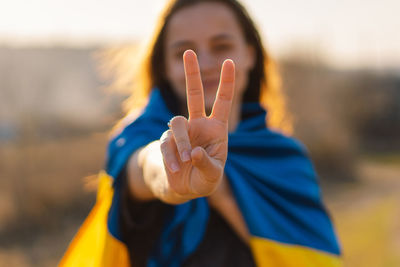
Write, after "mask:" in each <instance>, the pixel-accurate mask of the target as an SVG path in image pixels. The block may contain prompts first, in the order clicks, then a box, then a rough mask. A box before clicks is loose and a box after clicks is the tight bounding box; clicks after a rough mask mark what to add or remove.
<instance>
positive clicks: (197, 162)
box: [191, 146, 223, 183]
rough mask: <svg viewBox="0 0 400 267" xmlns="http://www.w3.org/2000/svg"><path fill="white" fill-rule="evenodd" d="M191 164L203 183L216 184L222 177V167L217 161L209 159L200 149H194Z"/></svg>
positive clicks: (205, 152)
mask: <svg viewBox="0 0 400 267" xmlns="http://www.w3.org/2000/svg"><path fill="white" fill-rule="evenodd" d="M191 158H192V164H193V166H194V167H196V168H197V169H198V170H199V171H200V173H201V174H202V177H203V178H204V180H205V181H203V182H208V183H216V182H218V181H219V180H220V178H221V176H222V171H223V170H222V169H223V168H222V167H221V164H220V163H219V162H218V160H216V159H214V158H212V157H210V156H209V155H208V153H207V151H205V150H204V148H202V147H199V146H198V147H195V148H194V149H193V150H192V153H191Z"/></svg>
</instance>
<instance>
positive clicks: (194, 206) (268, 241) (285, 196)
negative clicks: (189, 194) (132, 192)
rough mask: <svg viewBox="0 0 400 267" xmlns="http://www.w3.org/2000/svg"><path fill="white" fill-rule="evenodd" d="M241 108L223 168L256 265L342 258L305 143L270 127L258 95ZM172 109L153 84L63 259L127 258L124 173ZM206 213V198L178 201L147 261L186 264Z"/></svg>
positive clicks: (117, 143)
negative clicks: (122, 205) (121, 228)
mask: <svg viewBox="0 0 400 267" xmlns="http://www.w3.org/2000/svg"><path fill="white" fill-rule="evenodd" d="M242 115H243V119H242V121H241V122H240V124H239V125H238V127H237V129H236V131H235V132H233V133H230V134H229V141H228V159H227V161H226V165H225V174H226V176H227V177H228V180H229V184H230V186H231V189H232V193H233V195H234V197H235V199H236V202H237V204H238V206H239V208H240V210H241V212H242V215H243V217H244V219H245V222H246V224H247V227H248V229H249V232H250V234H251V240H250V247H251V250H252V252H253V255H254V258H255V261H256V263H257V265H258V266H283V267H285V266H290V267H291V266H296V267H298V266H341V265H342V263H341V259H340V248H339V245H338V242H337V239H336V236H335V233H334V229H333V226H332V223H331V220H330V218H329V216H328V214H327V212H326V210H325V208H324V206H323V203H322V201H321V195H320V189H319V185H318V181H317V176H316V173H315V171H314V168H313V166H312V163H311V162H310V160H309V158H308V156H307V152H306V150H305V148H304V147H303V146H302V145H301V144H300V143H299V142H298V141H296V140H295V139H293V138H290V137H287V136H284V135H282V134H280V133H276V132H273V131H271V130H270V129H268V128H266V127H265V115H266V113H265V111H264V110H263V109H262V108H261V106H260V105H259V104H258V103H246V104H244V105H243V107H242ZM172 116H173V115H172V114H171V112H170V111H169V110H168V108H167V107H166V105H165V103H164V101H163V99H162V97H161V94H160V92H159V90H158V89H154V90H153V91H152V93H151V96H150V99H149V103H148V105H147V106H146V108H145V109H144V111H143V113H142V114H141V115H140V116H139V117H138V118H137V119H135V120H134V121H133V122H130V123H127V124H126V125H125V126H123V129H121V132H120V133H119V134H118V135H117V136H115V137H113V139H112V140H111V141H110V143H109V147H108V154H107V164H106V168H105V171H102V172H101V173H100V185H99V190H98V196H97V201H96V205H95V207H94V208H93V210H92V212H91V213H90V215H89V216H88V218H87V219H86V221H85V223H84V224H83V225H82V227H81V229H80V230H79V232H78V234H77V235H76V237H75V238H74V240H73V241H72V243H71V245H70V248H69V249H68V250H67V252H66V254H65V255H64V258H63V259H62V261H61V263H60V266H93V267H94V266H96V267H97V266H129V257H128V250H127V248H126V246H125V245H124V243H123V242H122V241H121V240H122V238H121V233H120V231H119V229H118V225H119V221H118V220H119V201H120V196H121V194H120V191H121V188H120V184H121V181H119V179H118V177H119V174H120V172H121V171H122V169H123V168H124V166H125V165H126V163H127V160H128V159H129V157H130V155H131V154H132V153H133V152H134V151H135V150H137V149H138V148H140V147H142V146H145V145H147V144H148V143H150V142H151V141H154V140H157V139H159V138H160V136H161V134H162V133H163V132H164V131H166V130H167V129H168V127H167V123H168V121H169V120H170V119H171V118H172ZM208 215H209V206H208V203H207V201H206V199H205V198H198V199H194V200H191V201H188V202H186V203H184V204H181V205H176V206H174V208H173V212H172V214H171V215H170V216H168V219H167V221H166V222H165V225H164V227H163V230H162V233H161V236H160V237H159V239H158V240H157V242H156V244H157V245H156V246H155V248H154V249H153V251H152V253H151V257H150V259H149V261H148V266H151V267H153V266H154V267H156V266H180V265H181V264H182V263H183V262H184V260H185V259H186V258H187V257H188V256H189V255H190V254H191V253H193V252H194V251H195V250H196V248H197V246H198V245H199V243H200V242H201V241H202V238H203V236H204V233H205V230H206V227H207V222H208Z"/></svg>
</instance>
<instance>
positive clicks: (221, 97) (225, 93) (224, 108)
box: [211, 59, 235, 122]
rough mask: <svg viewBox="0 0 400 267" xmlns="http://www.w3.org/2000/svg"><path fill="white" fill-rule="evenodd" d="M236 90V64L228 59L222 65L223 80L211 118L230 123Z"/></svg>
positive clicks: (221, 79)
mask: <svg viewBox="0 0 400 267" xmlns="http://www.w3.org/2000/svg"><path fill="white" fill-rule="evenodd" d="M234 89H235V64H234V63H233V61H232V60H230V59H227V60H225V61H224V63H223V64H222V70H221V78H220V82H219V86H218V92H217V97H216V99H215V102H214V106H213V109H212V112H211V117H213V118H216V119H217V120H219V121H222V122H228V119H229V113H230V111H231V106H232V99H233V92H234Z"/></svg>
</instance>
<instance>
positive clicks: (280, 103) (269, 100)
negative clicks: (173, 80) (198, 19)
mask: <svg viewBox="0 0 400 267" xmlns="http://www.w3.org/2000/svg"><path fill="white" fill-rule="evenodd" d="M204 2H217V3H222V4H224V5H225V6H227V7H228V8H230V9H231V10H232V11H233V13H234V15H235V17H236V19H237V20H238V22H239V25H240V26H241V28H242V31H243V34H244V37H245V39H246V41H247V43H248V44H250V45H252V46H253V47H254V49H255V52H256V62H255V66H254V68H253V69H252V70H251V71H250V73H249V79H248V81H249V83H248V85H247V88H246V90H245V93H244V96H243V101H244V102H246V101H250V102H256V101H259V102H260V103H261V104H262V105H263V106H264V107H265V108H266V109H267V110H268V116H267V124H268V126H269V127H272V128H276V129H279V130H281V131H282V132H284V133H291V132H292V122H291V118H290V116H289V114H288V112H287V110H286V105H285V99H284V95H283V93H282V91H281V80H280V75H279V73H278V70H277V66H276V63H275V62H274V60H273V59H272V58H271V57H270V56H269V54H268V53H267V51H266V49H265V48H264V45H263V43H262V40H261V36H260V34H259V32H258V30H257V28H256V26H255V24H254V22H253V20H252V19H251V18H250V16H249V14H248V13H247V11H246V10H245V8H244V7H243V6H242V5H241V4H240V3H239V2H238V1H236V0H170V1H169V2H168V4H167V5H166V7H165V9H164V12H163V13H162V15H161V16H160V17H159V20H158V23H157V27H156V29H155V31H154V32H153V35H152V38H151V39H150V42H149V43H148V44H147V45H146V46H145V49H144V51H142V53H141V55H142V59H141V61H139V65H138V66H137V68H136V72H135V73H134V76H133V79H126V78H124V75H123V71H121V72H120V75H118V73H117V80H116V82H117V83H119V84H117V86H119V87H121V85H122V86H129V87H130V88H131V90H132V91H131V95H130V97H129V98H128V99H127V101H126V102H125V103H124V109H125V110H126V111H127V113H128V114H130V113H131V112H132V111H135V110H138V108H141V107H143V105H145V103H146V101H147V98H148V96H149V94H150V92H151V90H152V89H153V88H155V87H157V88H160V89H161V90H162V88H167V87H169V82H168V80H167V78H166V72H165V62H164V60H165V56H164V39H165V32H166V27H167V25H168V23H169V21H170V19H171V17H172V16H173V15H174V14H175V13H176V12H177V11H178V10H180V9H182V8H184V7H188V6H191V5H195V4H198V3H204ZM128 51H129V50H128ZM125 52H126V51H125ZM121 75H122V76H121ZM125 77H126V76H125ZM131 77H132V76H131Z"/></svg>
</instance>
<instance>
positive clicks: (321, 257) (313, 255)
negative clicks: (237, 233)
mask: <svg viewBox="0 0 400 267" xmlns="http://www.w3.org/2000/svg"><path fill="white" fill-rule="evenodd" d="M250 246H251V249H252V252H253V255H254V258H255V260H256V263H257V266H259V267H264V266H280V267H314V266H315V267H320V266H324V267H339V266H343V263H342V260H341V258H340V257H338V256H336V255H333V254H329V253H325V252H323V251H318V250H314V249H310V248H306V247H302V246H297V245H289V244H283V243H279V242H276V241H272V240H268V239H264V238H259V237H252V238H251V239H250Z"/></svg>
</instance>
